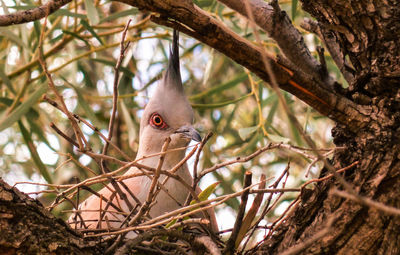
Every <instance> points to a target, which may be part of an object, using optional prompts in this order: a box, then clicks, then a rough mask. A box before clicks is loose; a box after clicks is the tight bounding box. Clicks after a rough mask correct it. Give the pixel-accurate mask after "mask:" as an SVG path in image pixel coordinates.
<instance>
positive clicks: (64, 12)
mask: <svg viewBox="0 0 400 255" xmlns="http://www.w3.org/2000/svg"><path fill="white" fill-rule="evenodd" d="M52 15H55V16H61V17H64V16H69V17H74V18H79V19H86V15H84V14H79V13H75V12H71V11H69V10H67V9H59V10H58V11H56V12H55V13H53V14H52Z"/></svg>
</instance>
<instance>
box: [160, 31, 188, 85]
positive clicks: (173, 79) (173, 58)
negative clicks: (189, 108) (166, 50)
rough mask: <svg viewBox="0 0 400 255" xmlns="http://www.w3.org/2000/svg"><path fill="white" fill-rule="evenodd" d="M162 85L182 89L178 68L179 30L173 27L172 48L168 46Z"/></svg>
mask: <svg viewBox="0 0 400 255" xmlns="http://www.w3.org/2000/svg"><path fill="white" fill-rule="evenodd" d="M163 83H164V86H167V87H169V88H175V89H177V90H183V86H182V79H181V72H180V68H179V32H178V31H177V30H175V29H174V32H173V38H172V48H170V56H169V61H168V68H167V71H166V72H165V75H164V79H163Z"/></svg>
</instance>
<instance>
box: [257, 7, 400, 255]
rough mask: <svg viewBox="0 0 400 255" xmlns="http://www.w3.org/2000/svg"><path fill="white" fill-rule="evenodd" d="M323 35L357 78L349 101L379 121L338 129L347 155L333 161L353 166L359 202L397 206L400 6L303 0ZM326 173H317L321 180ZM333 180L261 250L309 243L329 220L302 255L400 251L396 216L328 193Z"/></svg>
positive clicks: (268, 251) (399, 187)
mask: <svg viewBox="0 0 400 255" xmlns="http://www.w3.org/2000/svg"><path fill="white" fill-rule="evenodd" d="M303 7H304V9H305V10H306V11H308V12H309V13H310V14H312V15H313V16H314V17H315V18H316V19H317V21H318V25H319V28H320V29H321V30H322V34H326V35H327V34H329V35H330V36H331V39H332V38H335V40H336V43H337V45H339V47H340V49H341V51H342V52H343V56H345V55H347V56H348V57H349V60H350V62H351V64H352V66H353V67H352V72H353V73H354V74H355V78H354V82H353V83H352V84H350V87H349V88H348V89H347V90H346V96H347V97H348V98H349V99H351V100H353V101H354V102H356V103H358V104H363V105H366V106H368V107H370V109H371V112H370V118H371V119H375V120H376V122H375V123H374V124H372V123H366V124H368V125H366V126H365V128H363V129H361V130H359V131H358V132H356V133H355V132H353V130H351V129H350V128H349V127H348V126H343V125H337V126H336V127H335V128H334V129H333V131H332V134H333V137H334V142H335V144H336V145H338V146H345V147H346V148H347V150H346V151H343V152H341V153H338V154H337V155H336V156H335V158H334V159H333V164H334V166H335V167H337V168H340V167H342V166H345V165H346V164H349V163H351V162H354V161H357V160H358V161H359V162H360V164H358V167H356V168H354V169H352V170H351V171H350V172H346V176H345V177H346V180H347V181H348V182H350V183H351V185H352V186H353V187H354V190H355V191H356V192H358V193H359V194H360V195H362V196H364V197H368V198H371V199H373V200H374V201H378V202H381V203H383V204H385V205H389V206H392V207H395V208H400V197H399V195H398V194H399V191H400V162H399V156H400V155H399V152H400V151H399V149H400V146H399V136H398V130H399V125H400V122H399V108H400V102H399V97H398V95H399V94H398V93H399V85H400V54H399V50H398V47H397V46H396V44H398V42H399V40H400V33H399V31H400V23H399V17H400V8H399V4H398V3H396V1H362V0H360V1H340V0H337V1H323V0H320V1H304V3H303ZM324 174H325V173H322V175H324ZM333 187H335V188H341V187H340V185H339V184H338V183H337V182H333V181H326V182H324V183H319V184H318V185H316V187H315V188H314V189H313V190H312V192H307V195H306V194H305V193H304V194H303V196H302V201H301V203H300V205H299V206H298V207H297V208H296V210H294V211H293V212H292V213H291V215H290V217H289V218H288V219H287V220H286V221H285V222H284V223H283V224H282V225H281V226H280V227H279V229H277V231H276V233H275V234H274V235H273V236H272V238H271V239H269V240H266V242H265V243H264V244H263V246H262V248H261V249H260V250H259V252H260V253H263V254H278V253H279V252H283V251H287V250H290V248H291V247H294V246H296V245H299V244H301V243H304V242H306V241H307V240H308V239H310V238H312V237H313V236H314V234H315V233H317V232H318V231H319V230H321V228H324V225H325V222H326V221H327V219H332V218H333V219H335V222H334V224H333V227H332V228H331V230H330V231H329V232H328V234H326V235H325V236H324V237H322V238H321V239H319V240H318V241H316V242H314V243H313V244H312V245H311V246H309V247H303V248H304V249H303V250H302V252H301V254H400V246H399V243H400V217H399V216H393V215H388V214H385V213H383V212H382V211H380V210H376V209H373V208H371V207H368V206H363V205H360V204H359V203H357V202H355V201H352V200H349V199H343V198H340V197H338V196H335V195H332V194H329V190H330V189H331V188H333Z"/></svg>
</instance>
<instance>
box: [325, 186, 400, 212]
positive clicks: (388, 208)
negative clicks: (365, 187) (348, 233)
mask: <svg viewBox="0 0 400 255" xmlns="http://www.w3.org/2000/svg"><path fill="white" fill-rule="evenodd" d="M331 194H333V195H336V196H339V197H343V198H347V199H350V200H353V201H356V202H358V203H360V204H363V205H365V206H368V207H371V208H374V209H376V210H378V211H381V212H383V213H386V214H388V215H393V216H400V209H398V208H395V207H391V206H387V205H385V204H383V203H380V202H377V201H374V200H372V199H370V198H368V197H364V196H361V195H353V194H349V193H348V192H346V191H342V190H338V189H333V190H332V191H331Z"/></svg>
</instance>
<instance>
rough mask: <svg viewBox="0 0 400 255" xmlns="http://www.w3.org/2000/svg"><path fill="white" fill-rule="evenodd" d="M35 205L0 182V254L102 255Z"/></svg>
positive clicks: (67, 227) (40, 206) (93, 244)
mask: <svg viewBox="0 0 400 255" xmlns="http://www.w3.org/2000/svg"><path fill="white" fill-rule="evenodd" d="M102 251H103V248H102V247H101V246H100V245H96V242H93V241H89V240H85V239H83V238H82V237H81V236H79V235H77V233H76V232H75V231H73V230H72V229H71V228H70V227H69V226H68V225H67V224H66V223H65V222H64V221H63V220H61V219H57V218H56V217H54V216H53V215H52V214H51V213H50V212H49V211H47V210H46V209H45V208H44V207H43V206H42V205H41V204H40V203H39V202H38V201H36V200H34V199H32V198H30V197H28V196H27V195H25V194H24V193H22V192H20V191H18V190H17V189H16V188H12V187H10V186H9V185H8V184H7V183H5V182H4V181H3V180H2V179H1V178H0V253H1V254H102Z"/></svg>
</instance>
